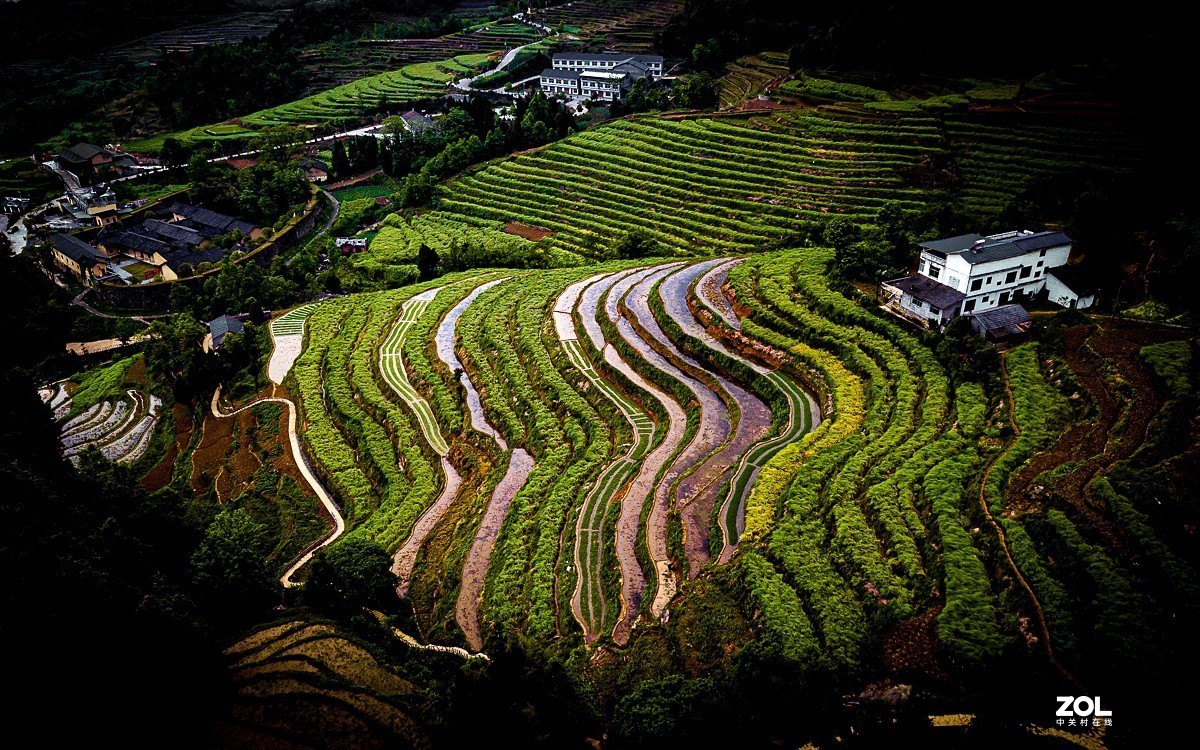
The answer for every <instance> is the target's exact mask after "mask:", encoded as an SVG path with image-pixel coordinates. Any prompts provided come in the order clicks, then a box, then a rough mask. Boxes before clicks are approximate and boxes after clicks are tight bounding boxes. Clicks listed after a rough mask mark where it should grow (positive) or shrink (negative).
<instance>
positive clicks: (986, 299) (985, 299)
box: [983, 295, 992, 302]
mask: <svg viewBox="0 0 1200 750" xmlns="http://www.w3.org/2000/svg"><path fill="white" fill-rule="evenodd" d="M983 301H984V302H991V301H992V298H991V296H990V295H989V296H987V297H984V298H983Z"/></svg>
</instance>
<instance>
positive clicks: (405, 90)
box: [241, 55, 486, 126]
mask: <svg viewBox="0 0 1200 750" xmlns="http://www.w3.org/2000/svg"><path fill="white" fill-rule="evenodd" d="M484 65H486V61H484V62H481V61H480V59H479V57H478V56H475V55H460V56H457V57H450V58H448V59H447V58H442V59H435V60H431V61H425V62H419V63H411V64H408V65H405V66H403V67H401V68H400V69H399V70H389V71H387V72H383V73H379V74H377V75H373V76H370V77H367V78H364V77H362V75H363V73H362V71H359V72H358V73H357V75H355V77H354V80H352V81H349V82H347V83H343V84H341V85H339V86H336V87H334V88H331V89H329V90H327V91H323V92H321V93H319V94H314V95H312V96H309V97H306V98H304V99H299V100H297V101H294V102H289V103H288V104H282V105H280V106H278V107H272V108H270V109H265V110H262V111H259V112H255V113H253V114H250V115H247V116H245V117H243V118H241V121H242V122H244V123H246V124H248V125H251V126H267V125H280V124H287V125H304V124H312V123H322V122H340V121H343V120H356V119H360V118H361V117H362V116H363V114H364V112H370V113H374V112H376V111H378V109H379V106H380V103H385V104H386V106H388V107H392V108H396V107H403V106H406V105H408V104H410V103H414V102H418V101H422V100H425V99H431V98H434V97H437V96H440V95H441V94H443V93H445V90H446V84H447V83H449V82H450V81H453V80H456V79H458V78H463V77H465V76H468V75H471V74H473V73H475V72H478V71H479V70H480V69H482V67H483V66H484Z"/></svg>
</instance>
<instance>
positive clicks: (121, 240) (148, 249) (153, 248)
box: [105, 231, 171, 255]
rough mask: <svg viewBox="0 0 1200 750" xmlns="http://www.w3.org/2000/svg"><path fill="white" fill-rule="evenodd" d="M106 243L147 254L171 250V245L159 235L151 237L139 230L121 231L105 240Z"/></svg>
mask: <svg viewBox="0 0 1200 750" xmlns="http://www.w3.org/2000/svg"><path fill="white" fill-rule="evenodd" d="M105 243H106V244H112V245H117V246H120V247H127V248H129V249H131V250H137V251H138V252H139V253H145V254H146V255H154V254H155V253H168V252H170V251H171V246H170V245H168V244H167V243H165V242H163V241H162V240H160V239H158V238H157V237H151V236H149V235H145V234H139V233H138V232H133V231H130V232H120V233H118V234H116V235H113V237H112V238H111V239H107V240H105Z"/></svg>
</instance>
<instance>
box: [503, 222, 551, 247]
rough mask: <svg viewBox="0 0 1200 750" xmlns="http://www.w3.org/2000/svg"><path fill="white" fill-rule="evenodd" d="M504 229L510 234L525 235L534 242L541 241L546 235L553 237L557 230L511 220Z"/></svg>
mask: <svg viewBox="0 0 1200 750" xmlns="http://www.w3.org/2000/svg"><path fill="white" fill-rule="evenodd" d="M504 231H506V232H508V233H509V234H515V235H517V236H518V237H524V238H525V239H527V240H531V241H533V242H539V241H541V240H542V239H543V238H545V237H553V236H554V235H555V234H557V232H555V231H554V230H553V229H547V228H546V227H538V226H534V225H532V224H525V223H524V222H520V221H510V222H508V224H506V225H505V226H504Z"/></svg>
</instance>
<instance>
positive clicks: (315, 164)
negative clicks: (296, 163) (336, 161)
mask: <svg viewBox="0 0 1200 750" xmlns="http://www.w3.org/2000/svg"><path fill="white" fill-rule="evenodd" d="M300 167H301V168H302V169H319V170H321V171H322V172H328V171H329V165H328V164H326V163H325V162H323V161H319V160H317V159H313V158H312V157H310V156H306V157H304V158H303V159H301V160H300Z"/></svg>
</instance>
